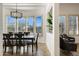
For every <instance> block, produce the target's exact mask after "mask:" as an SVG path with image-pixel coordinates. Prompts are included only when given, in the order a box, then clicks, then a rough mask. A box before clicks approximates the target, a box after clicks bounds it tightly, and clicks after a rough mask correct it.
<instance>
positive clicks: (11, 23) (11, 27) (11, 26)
mask: <svg viewBox="0 0 79 59" xmlns="http://www.w3.org/2000/svg"><path fill="white" fill-rule="evenodd" d="M15 23H16V20H15V18H13V17H11V16H8V17H7V31H8V32H15Z"/></svg>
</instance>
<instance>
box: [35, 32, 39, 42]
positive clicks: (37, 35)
mask: <svg viewBox="0 0 79 59" xmlns="http://www.w3.org/2000/svg"><path fill="white" fill-rule="evenodd" d="M38 37H39V33H37V35H36V38H35V40H36V41H35V42H38Z"/></svg>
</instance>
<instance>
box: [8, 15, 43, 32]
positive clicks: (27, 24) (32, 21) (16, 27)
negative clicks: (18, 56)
mask: <svg viewBox="0 0 79 59" xmlns="http://www.w3.org/2000/svg"><path fill="white" fill-rule="evenodd" d="M7 31H8V32H25V31H26V32H28V31H29V32H39V33H42V16H37V17H36V18H34V17H33V16H29V17H27V18H24V17H22V18H18V19H16V18H13V17H11V16H8V17H7Z"/></svg>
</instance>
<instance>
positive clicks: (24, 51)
mask: <svg viewBox="0 0 79 59" xmlns="http://www.w3.org/2000/svg"><path fill="white" fill-rule="evenodd" d="M23 53H24V54H25V46H23Z"/></svg>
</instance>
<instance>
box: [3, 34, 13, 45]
mask: <svg viewBox="0 0 79 59" xmlns="http://www.w3.org/2000/svg"><path fill="white" fill-rule="evenodd" d="M10 36H11V35H10V34H8V33H6V34H3V40H4V43H5V45H11V44H12V40H10Z"/></svg>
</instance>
